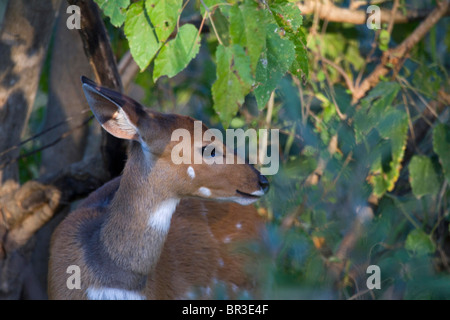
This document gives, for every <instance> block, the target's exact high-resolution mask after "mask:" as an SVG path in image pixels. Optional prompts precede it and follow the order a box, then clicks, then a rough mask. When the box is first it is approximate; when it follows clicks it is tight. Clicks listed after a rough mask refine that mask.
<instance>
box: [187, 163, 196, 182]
mask: <svg viewBox="0 0 450 320" xmlns="http://www.w3.org/2000/svg"><path fill="white" fill-rule="evenodd" d="M187 174H188V175H189V177H191V179H194V178H195V171H194V168H192V167H191V166H189V168H188V169H187Z"/></svg>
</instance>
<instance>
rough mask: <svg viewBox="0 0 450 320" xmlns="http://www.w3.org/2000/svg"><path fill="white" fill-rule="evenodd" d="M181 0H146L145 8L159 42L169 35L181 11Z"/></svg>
mask: <svg viewBox="0 0 450 320" xmlns="http://www.w3.org/2000/svg"><path fill="white" fill-rule="evenodd" d="M182 4H183V0H146V1H145V8H146V10H147V12H148V16H149V18H150V21H151V23H152V25H153V28H154V29H155V32H156V35H157V37H158V40H159V42H164V41H166V40H167V38H168V37H169V36H170V34H171V33H172V32H173V30H174V29H175V26H176V24H177V20H178V16H179V15H180V13H181V6H182Z"/></svg>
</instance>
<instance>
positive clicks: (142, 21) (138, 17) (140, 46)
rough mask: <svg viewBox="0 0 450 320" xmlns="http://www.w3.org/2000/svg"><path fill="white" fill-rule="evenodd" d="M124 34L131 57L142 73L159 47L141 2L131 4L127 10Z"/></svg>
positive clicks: (159, 44)
mask: <svg viewBox="0 0 450 320" xmlns="http://www.w3.org/2000/svg"><path fill="white" fill-rule="evenodd" d="M124 32H125V36H126V37H127V39H128V43H129V45H130V51H131V55H132V56H133V59H134V61H136V63H137V65H138V66H139V68H140V69H141V71H143V70H144V69H145V68H147V66H148V65H149V63H150V62H151V61H152V59H153V58H154V57H155V55H156V53H157V52H158V50H159V48H160V47H161V43H160V42H159V41H158V40H157V39H156V36H155V33H154V30H153V28H152V26H151V24H150V21H149V20H148V17H147V16H146V14H145V8H144V2H143V1H139V2H136V3H133V4H132V5H131V6H130V7H129V8H128V11H127V17H126V20H125V27H124Z"/></svg>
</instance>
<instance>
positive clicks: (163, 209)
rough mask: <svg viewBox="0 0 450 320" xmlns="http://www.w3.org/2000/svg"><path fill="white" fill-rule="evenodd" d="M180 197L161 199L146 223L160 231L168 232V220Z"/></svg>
mask: <svg viewBox="0 0 450 320" xmlns="http://www.w3.org/2000/svg"><path fill="white" fill-rule="evenodd" d="M178 202H180V199H169V200H165V201H163V202H162V203H161V204H160V205H159V206H158V208H157V209H156V210H155V211H154V212H152V213H151V214H150V217H149V219H148V223H147V225H148V226H149V227H150V228H153V229H156V230H158V231H160V232H168V231H169V228H170V220H171V219H172V215H173V213H174V212H175V209H176V208H177V205H178Z"/></svg>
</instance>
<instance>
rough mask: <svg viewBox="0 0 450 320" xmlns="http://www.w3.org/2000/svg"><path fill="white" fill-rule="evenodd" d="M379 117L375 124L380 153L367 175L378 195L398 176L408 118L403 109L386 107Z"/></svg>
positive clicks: (389, 188) (392, 183) (388, 187)
mask: <svg viewBox="0 0 450 320" xmlns="http://www.w3.org/2000/svg"><path fill="white" fill-rule="evenodd" d="M380 118H381V120H380V122H379V123H378V124H377V126H376V130H377V131H378V133H379V135H380V137H381V138H382V140H381V141H380V143H379V150H380V153H379V154H378V155H377V156H375V160H374V161H373V162H372V165H371V174H370V176H369V182H370V183H371V184H372V186H373V188H374V190H373V193H374V194H375V195H376V196H378V197H381V196H382V195H383V194H384V193H385V192H388V191H392V189H393V188H394V186H395V183H396V182H397V180H398V178H399V176H400V169H401V162H402V160H403V156H404V153H405V148H406V142H407V137H408V118H407V115H406V113H405V112H404V111H401V110H398V109H391V108H388V109H387V111H385V112H384V114H383V116H382V117H380ZM375 154H376V153H375Z"/></svg>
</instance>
